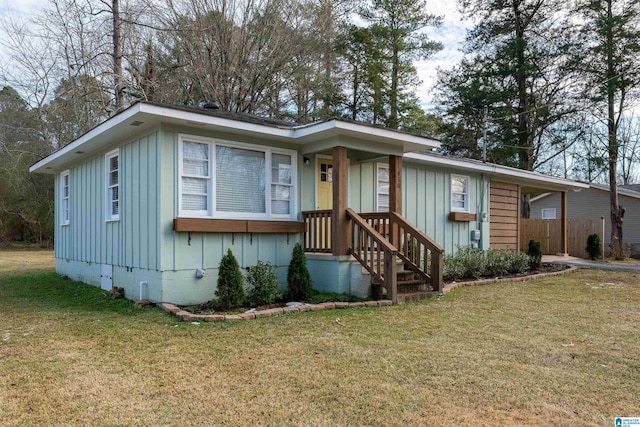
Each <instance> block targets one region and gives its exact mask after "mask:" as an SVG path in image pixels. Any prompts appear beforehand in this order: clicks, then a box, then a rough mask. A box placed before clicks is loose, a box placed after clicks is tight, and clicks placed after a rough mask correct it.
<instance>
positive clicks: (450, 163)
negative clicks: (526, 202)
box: [404, 153, 589, 190]
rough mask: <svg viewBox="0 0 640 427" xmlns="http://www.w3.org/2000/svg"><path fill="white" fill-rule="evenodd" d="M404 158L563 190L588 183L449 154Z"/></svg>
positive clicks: (406, 156) (416, 155)
mask: <svg viewBox="0 0 640 427" xmlns="http://www.w3.org/2000/svg"><path fill="white" fill-rule="evenodd" d="M404 158H407V159H413V160H419V161H422V162H425V163H430V164H435V165H441V166H445V167H456V168H461V169H466V170H469V171H475V172H480V173H488V174H493V175H498V176H500V175H503V176H504V177H505V178H506V177H511V178H516V179H519V180H522V181H525V182H527V184H528V185H540V186H541V187H543V188H544V187H549V186H552V187H559V188H562V189H564V190H569V189H574V188H589V185H588V184H584V183H582V182H578V181H572V180H570V179H565V178H558V177H554V176H548V175H543V174H541V173H538V172H529V171H525V170H520V169H515V168H510V167H507V166H501V165H496V164H494V163H474V162H469V161H464V160H459V159H456V158H455V157H449V156H434V155H427V154H418V153H406V154H405V155H404Z"/></svg>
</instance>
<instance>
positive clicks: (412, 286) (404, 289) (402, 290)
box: [397, 280, 431, 294]
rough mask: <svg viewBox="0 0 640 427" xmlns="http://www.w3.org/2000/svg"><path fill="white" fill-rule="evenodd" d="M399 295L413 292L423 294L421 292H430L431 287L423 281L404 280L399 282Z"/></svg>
mask: <svg viewBox="0 0 640 427" xmlns="http://www.w3.org/2000/svg"><path fill="white" fill-rule="evenodd" d="M397 286H398V293H399V294H406V293H411V292H421V291H429V290H431V289H430V288H431V287H430V286H429V285H427V284H426V283H425V282H424V281H423V280H404V281H398V284H397Z"/></svg>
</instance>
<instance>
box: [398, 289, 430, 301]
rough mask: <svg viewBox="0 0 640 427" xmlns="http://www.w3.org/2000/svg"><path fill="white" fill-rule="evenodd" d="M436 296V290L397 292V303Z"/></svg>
mask: <svg viewBox="0 0 640 427" xmlns="http://www.w3.org/2000/svg"><path fill="white" fill-rule="evenodd" d="M437 297H438V292H437V291H421V292H411V293H406V294H401V293H399V292H398V304H404V303H408V302H416V301H422V300H425V299H435V298H437Z"/></svg>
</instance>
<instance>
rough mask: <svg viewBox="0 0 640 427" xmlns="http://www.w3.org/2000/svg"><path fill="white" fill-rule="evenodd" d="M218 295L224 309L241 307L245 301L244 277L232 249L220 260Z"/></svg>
mask: <svg viewBox="0 0 640 427" xmlns="http://www.w3.org/2000/svg"><path fill="white" fill-rule="evenodd" d="M216 297H217V298H218V303H219V304H220V306H221V307H222V308H223V309H224V310H231V309H233V308H236V307H240V306H241V305H242V304H243V303H244V299H245V293H244V277H243V276H242V272H241V271H240V266H239V265H238V261H237V260H236V257H234V256H233V253H232V252H231V249H229V250H228V251H227V254H226V255H225V256H223V257H222V259H221V260H220V265H219V267H218V289H216Z"/></svg>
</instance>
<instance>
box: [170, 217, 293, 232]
mask: <svg viewBox="0 0 640 427" xmlns="http://www.w3.org/2000/svg"><path fill="white" fill-rule="evenodd" d="M173 230H174V231H182V232H193V233H302V232H304V222H295V221H256V220H235V219H211V218H174V220H173Z"/></svg>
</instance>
